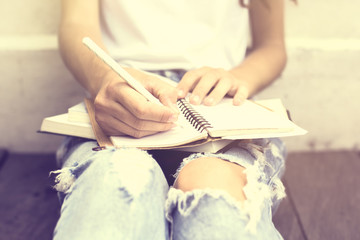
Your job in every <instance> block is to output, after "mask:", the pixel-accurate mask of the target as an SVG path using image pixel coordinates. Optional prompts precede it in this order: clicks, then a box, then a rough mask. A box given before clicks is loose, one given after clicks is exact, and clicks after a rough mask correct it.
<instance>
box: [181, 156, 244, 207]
mask: <svg viewBox="0 0 360 240" xmlns="http://www.w3.org/2000/svg"><path fill="white" fill-rule="evenodd" d="M243 171H244V167H242V166H240V165H237V164H235V163H231V162H228V161H224V160H222V159H219V158H215V157H201V158H198V159H196V160H193V161H191V162H190V163H188V164H187V165H185V166H184V168H183V169H182V170H181V171H180V173H179V175H178V178H177V179H176V181H175V183H174V187H175V188H177V189H180V190H182V191H184V192H186V191H191V190H195V189H205V188H212V189H218V190H224V191H227V192H228V193H229V194H230V195H232V196H233V197H235V198H236V199H237V200H240V201H243V200H245V195H244V192H243V187H244V186H245V184H246V175H245V173H244V172H243Z"/></svg>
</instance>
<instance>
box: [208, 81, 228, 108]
mask: <svg viewBox="0 0 360 240" xmlns="http://www.w3.org/2000/svg"><path fill="white" fill-rule="evenodd" d="M230 89H231V79H229V78H226V77H223V78H222V79H220V81H219V82H218V83H217V85H216V86H215V88H214V89H213V90H212V91H211V93H210V94H209V95H208V96H207V97H206V98H205V99H204V104H205V105H207V106H212V105H216V104H217V103H219V102H220V100H221V99H223V98H224V96H225V95H226V94H227V93H228V91H229V90H230Z"/></svg>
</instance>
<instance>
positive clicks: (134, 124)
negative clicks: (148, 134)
mask: <svg viewBox="0 0 360 240" xmlns="http://www.w3.org/2000/svg"><path fill="white" fill-rule="evenodd" d="M96 113H97V116H98V118H99V121H102V122H103V125H106V124H108V123H107V120H108V118H114V119H117V120H118V121H119V122H122V123H124V124H126V125H127V126H129V127H131V128H132V130H133V131H155V132H161V131H167V130H169V129H171V128H172V127H173V126H174V124H173V123H172V122H166V123H162V122H154V121H149V120H143V119H139V118H137V117H136V116H134V115H132V114H131V113H130V112H128V111H127V109H125V108H124V107H123V106H121V105H120V104H119V103H117V102H110V103H108V104H107V106H105V107H103V108H102V110H98V111H97V112H96ZM115 126H117V125H115ZM120 127H122V125H120ZM116 130H117V131H122V130H123V129H121V128H116Z"/></svg>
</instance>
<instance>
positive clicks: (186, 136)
mask: <svg viewBox="0 0 360 240" xmlns="http://www.w3.org/2000/svg"><path fill="white" fill-rule="evenodd" d="M176 124H177V126H176V127H174V128H172V129H170V130H168V131H166V132H160V133H157V134H154V135H151V136H146V137H142V138H139V139H137V138H133V137H129V136H113V137H110V139H111V141H112V143H113V144H114V146H115V147H137V148H143V149H156V148H161V147H171V146H178V145H183V144H186V143H190V142H193V141H196V140H201V139H206V138H207V132H206V131H203V132H201V133H200V132H199V131H197V130H195V128H193V126H192V125H191V124H190V123H189V122H188V121H187V120H186V119H185V118H184V116H183V115H181V114H180V115H179V119H178V121H177V122H176Z"/></svg>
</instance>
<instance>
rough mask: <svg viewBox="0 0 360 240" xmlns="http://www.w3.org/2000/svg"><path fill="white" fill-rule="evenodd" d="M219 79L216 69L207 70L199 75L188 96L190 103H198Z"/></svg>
mask: <svg viewBox="0 0 360 240" xmlns="http://www.w3.org/2000/svg"><path fill="white" fill-rule="evenodd" d="M218 81H219V74H217V72H216V71H210V72H207V73H206V74H205V75H204V76H202V77H201V79H200V81H199V82H198V84H197V85H196V86H195V88H194V89H193V91H192V93H191V96H190V103H192V104H196V105H197V104H200V103H201V102H202V101H203V99H204V97H205V96H206V95H207V94H208V93H209V92H210V91H211V89H212V88H213V87H214V86H215V85H216V84H217V82H218Z"/></svg>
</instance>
